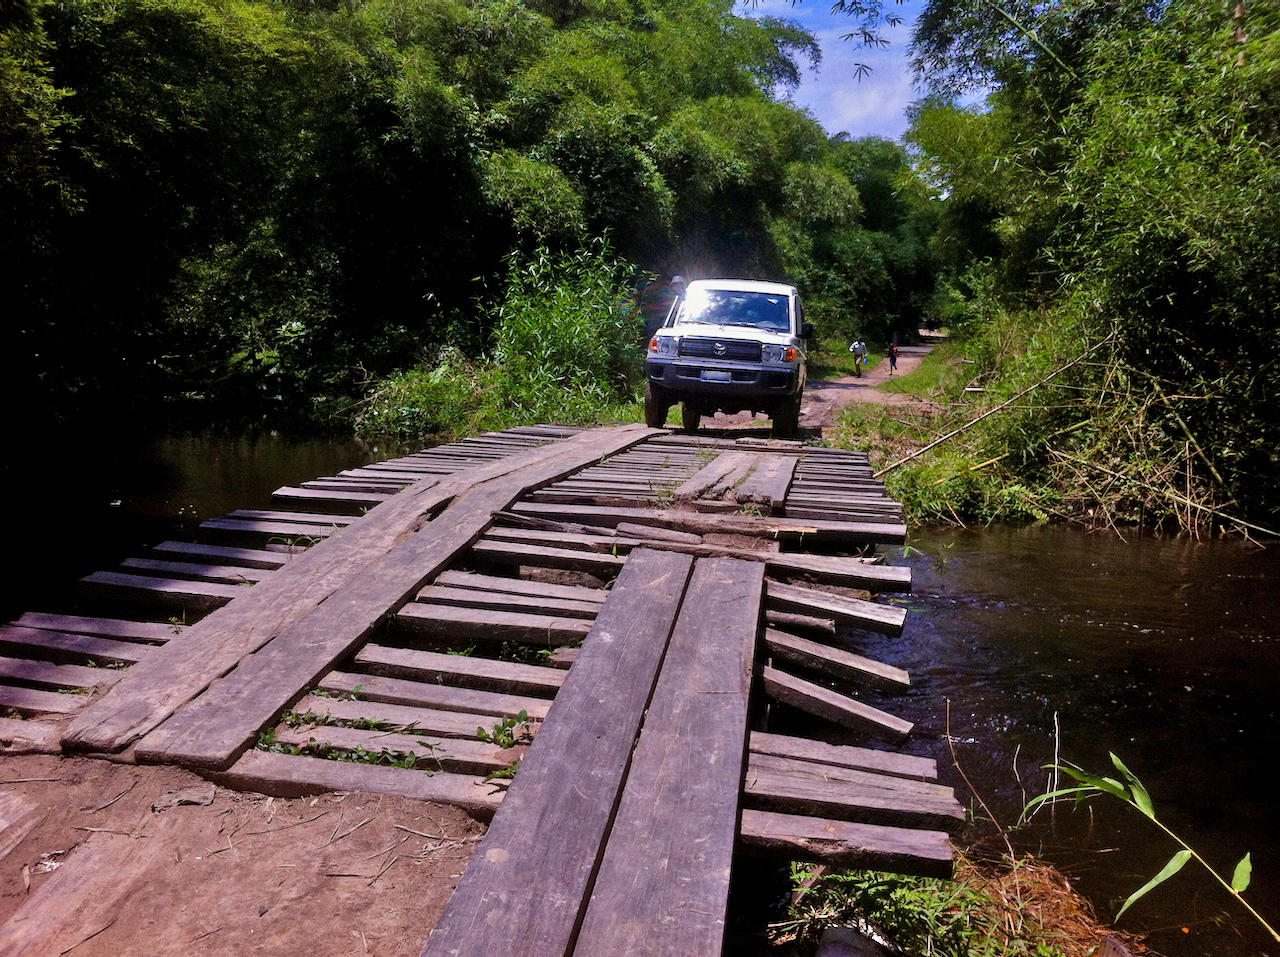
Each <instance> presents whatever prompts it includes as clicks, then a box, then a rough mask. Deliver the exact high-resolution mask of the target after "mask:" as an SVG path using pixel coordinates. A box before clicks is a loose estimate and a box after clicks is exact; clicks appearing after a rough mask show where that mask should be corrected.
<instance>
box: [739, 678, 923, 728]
mask: <svg viewBox="0 0 1280 957" xmlns="http://www.w3.org/2000/svg"><path fill="white" fill-rule="evenodd" d="M763 680H764V690H765V694H767V695H768V696H769V697H770V698H772V699H773V700H774V701H779V702H781V703H782V704H788V705H791V707H793V708H799V709H800V710H801V711H804V712H807V713H808V714H811V715H814V716H815V717H818V718H823V719H825V720H827V721H831V722H833V723H835V724H838V725H840V726H842V727H845V728H852V729H853V730H854V731H862V732H865V733H866V734H869V735H871V736H873V737H875V738H880V739H882V740H887V741H901V740H902V739H904V738H906V737H907V736H908V735H909V734H911V727H912V725H911V722H910V721H904V720H903V719H902V718H898V717H894V716H893V715H891V714H888V713H886V712H884V711H881V710H880V709H879V708H873V707H871V705H869V704H864V703H863V702H861V701H858V700H857V699H856V698H850V697H848V696H847V695H842V694H840V693H839V692H836V691H832V690H831V689H830V688H824V687H822V686H821V685H816V684H814V683H813V682H812V681H805V680H803V679H802V678H797V677H795V676H794V675H789V674H787V673H786V672H785V671H779V670H778V669H777V668H770V667H765V669H764V671H763Z"/></svg>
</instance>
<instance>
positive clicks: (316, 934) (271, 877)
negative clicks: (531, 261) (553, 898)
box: [0, 347, 928, 957]
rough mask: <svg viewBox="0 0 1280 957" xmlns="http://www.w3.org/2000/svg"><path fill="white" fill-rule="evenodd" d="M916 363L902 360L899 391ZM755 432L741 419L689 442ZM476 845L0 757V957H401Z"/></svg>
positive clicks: (825, 387) (158, 770) (329, 801)
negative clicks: (46, 903)
mask: <svg viewBox="0 0 1280 957" xmlns="http://www.w3.org/2000/svg"><path fill="white" fill-rule="evenodd" d="M927 351H928V349H927V348H926V347H904V348H903V349H901V350H900V356H899V359H898V368H897V372H896V374H897V375H905V374H907V373H908V372H910V371H912V370H913V369H914V368H915V367H916V366H917V365H919V363H920V360H921V358H922V357H923V355H924V354H925V353H926V352H927ZM889 376H890V370H889V363H888V360H887V359H886V360H884V361H883V362H881V363H880V364H879V365H877V366H876V367H875V368H873V369H870V370H868V372H867V374H866V375H864V376H862V377H853V376H849V377H846V378H841V379H835V380H831V381H826V382H813V383H810V386H809V388H808V390H807V391H806V394H805V402H804V405H803V408H802V413H801V431H802V435H801V437H803V438H820V437H821V434H822V430H823V429H825V428H828V427H830V426H832V425H833V424H834V422H835V416H836V413H837V411H838V410H839V409H841V408H843V407H844V406H846V405H849V404H851V403H855V402H875V403H883V404H913V403H914V404H918V403H916V400H913V399H910V398H908V397H906V396H902V395H898V394H895V393H889V392H882V391H880V390H879V389H877V388H875V387H876V386H877V385H879V384H881V383H883V382H884V381H885V380H887V379H888V378H889ZM767 426H768V420H767V419H766V418H765V417H764V416H752V415H749V414H741V415H736V416H725V415H717V416H715V417H708V418H704V419H703V425H702V427H703V429H704V430H714V429H718V428H724V429H732V430H734V431H740V430H753V429H756V428H759V429H760V430H761V433H762V434H763V435H768V428H767ZM191 802H195V803H191ZM483 832H484V826H483V825H482V824H480V823H478V822H476V821H474V820H472V819H471V818H470V817H468V816H467V815H466V814H465V813H463V812H462V811H459V810H458V809H456V808H452V807H446V806H442V805H435V804H427V803H423V802H419V801H414V800H410V799H407V798H399V797H390V796H379V795H369V794H325V795H320V796H317V797H310V798H297V799H288V800H285V799H280V798H268V797H263V796H261V795H255V794H242V793H239V792H235V791H229V790H226V789H224V788H219V787H215V786H214V785H212V784H209V783H208V782H206V781H204V780H203V779H202V778H200V777H198V776H196V775H194V774H190V773H187V772H185V771H181V770H178V769H174V768H162V767H148V766H134V765H129V764H118V763H112V762H109V761H103V760H95V759H90V758H61V757H57V756H50V755H39V754H30V755H16V754H3V755H0V925H3V928H0V954H4V955H8V954H9V953H11V952H14V953H16V952H18V951H17V950H12V951H11V950H10V949H9V948H10V947H13V946H15V945H17V944H21V943H24V942H25V943H26V944H29V945H30V947H31V949H29V950H24V951H21V952H22V953H26V954H31V955H38V957H44V955H49V957H63V955H66V954H73V955H74V957H133V955H142V954H145V955H147V957H170V955H173V957H177V955H183V957H186V955H189V954H192V953H198V954H201V955H222V954H226V955H259V954H260V955H264V957H292V955H295V954H307V955H308V957H329V955H334V957H337V955H352V954H355V955H361V954H372V955H386V957H399V955H406V957H415V955H417V954H419V953H421V951H422V947H423V945H424V943H425V942H426V938H427V935H428V934H429V932H430V930H431V928H432V927H433V926H434V925H435V923H436V921H437V920H438V919H439V917H440V914H441V913H442V912H443V910H444V907H445V904H446V903H447V902H448V899H449V896H450V894H452V892H453V888H454V886H455V885H456V883H457V880H458V878H459V877H460V876H461V874H462V872H463V870H464V869H465V867H466V864H467V861H468V860H469V859H470V856H471V852H472V850H473V849H474V848H475V846H476V844H477V843H478V842H479V840H480V838H481V836H482V835H483ZM42 897H43V898H45V899H48V898H55V899H56V900H57V901H58V903H57V905H56V906H55V907H44V908H40V907H39V906H38V905H40V902H41V899H42Z"/></svg>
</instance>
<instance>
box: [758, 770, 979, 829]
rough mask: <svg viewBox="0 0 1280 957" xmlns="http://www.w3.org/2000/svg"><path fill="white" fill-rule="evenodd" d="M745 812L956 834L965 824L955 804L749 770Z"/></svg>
mask: <svg viewBox="0 0 1280 957" xmlns="http://www.w3.org/2000/svg"><path fill="white" fill-rule="evenodd" d="M743 794H744V797H743V800H744V802H745V806H747V807H751V808H753V809H755V810H759V811H779V812H781V813H784V814H810V815H813V816H815V817H830V818H835V819H836V820H841V821H858V822H860V823H863V824H885V825H888V826H890V827H919V828H926V829H929V830H945V831H947V832H948V833H955V832H956V831H958V830H959V829H960V828H961V827H963V826H964V823H965V813H964V808H962V807H961V806H960V805H959V804H958V803H957V802H956V800H955V798H947V797H942V796H939V795H933V794H914V793H912V792H910V791H894V790H890V789H887V788H868V787H861V786H859V785H856V784H849V783H847V782H844V781H835V782H828V781H814V780H807V779H805V778H799V777H795V776H793V775H789V774H776V773H774V772H771V771H757V770H755V769H748V770H747V776H746V783H745V785H744V788H743Z"/></svg>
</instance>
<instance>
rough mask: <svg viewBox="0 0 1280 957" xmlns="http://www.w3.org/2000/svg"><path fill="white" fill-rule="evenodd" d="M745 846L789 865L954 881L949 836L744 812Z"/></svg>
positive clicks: (794, 816)
mask: <svg viewBox="0 0 1280 957" xmlns="http://www.w3.org/2000/svg"><path fill="white" fill-rule="evenodd" d="M740 833H741V837H740V842H741V846H742V847H744V848H747V849H749V850H751V851H755V852H756V853H758V854H766V855H770V856H773V857H777V858H780V859H781V860H784V861H809V862H812V863H816V864H826V865H827V866H829V867H845V868H852V869H856V870H872V871H891V872H893V873H895V874H910V875H914V876H917V877H939V878H944V879H948V880H949V879H950V878H951V877H953V876H954V870H955V848H954V846H953V845H952V843H951V838H950V837H948V835H947V834H946V833H945V832H944V831H924V830H919V829H917V828H903V827H886V826H884V825H878V824H856V823H853V822H850V821H832V820H827V819H823V818H813V817H807V816H803V815H798V814H778V813H776V812H772V811H754V810H750V809H747V810H744V811H743V812H742V829H741V832H740Z"/></svg>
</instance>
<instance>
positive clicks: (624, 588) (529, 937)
mask: <svg viewBox="0 0 1280 957" xmlns="http://www.w3.org/2000/svg"><path fill="white" fill-rule="evenodd" d="M691 565H692V560H691V559H689V558H687V557H686V556H683V555H676V554H668V553H663V554H659V553H656V552H645V551H641V552H637V553H636V555H635V556H634V557H633V558H632V560H631V561H630V562H629V563H628V565H627V567H626V568H625V569H624V570H623V572H622V574H621V576H619V579H618V583H617V585H616V586H615V587H614V590H613V592H612V594H611V596H610V598H609V600H608V601H607V602H606V603H605V606H604V608H603V609H602V610H601V612H600V616H599V617H598V618H597V619H596V623H595V626H594V628H593V629H592V632H591V634H590V635H589V636H588V638H587V640H586V642H585V643H584V644H583V647H582V650H581V653H580V654H579V657H578V662H577V664H575V665H574V667H573V668H572V670H570V672H569V676H568V679H567V680H566V681H565V684H564V687H563V688H562V690H561V691H560V694H559V696H558V697H557V699H556V703H555V704H554V705H553V707H552V714H551V717H550V718H549V719H548V720H547V721H546V722H545V723H544V724H543V725H542V727H541V728H540V729H539V731H538V735H537V737H536V738H535V739H534V743H533V745H532V746H531V747H530V748H529V754H528V755H527V756H526V758H525V760H524V764H523V766H522V767H521V769H520V773H519V774H518V775H516V778H515V780H514V781H513V782H512V783H511V787H510V789H509V790H508V793H507V796H506V799H505V801H504V804H503V807H502V808H501V809H500V810H499V812H498V813H497V814H496V815H495V816H494V819H493V824H492V825H491V827H490V828H489V833H488V834H487V835H486V837H485V840H484V843H483V844H481V846H480V848H479V849H478V850H477V852H476V854H475V855H474V856H473V857H472V859H471V863H470V864H469V865H468V866H467V870H466V873H464V874H463V876H462V879H461V880H460V881H459V882H458V888H457V890H456V891H454V894H453V897H452V899H451V900H450V901H449V904H448V906H447V907H446V908H445V912H444V915H443V916H442V917H441V918H440V920H439V921H438V922H437V924H436V927H435V929H434V930H433V931H432V932H431V937H430V939H429V940H428V941H427V945H426V947H425V949H424V950H423V955H424V957H446V955H454V954H458V953H466V954H476V955H479V954H483V955H485V957H544V955H546V957H550V955H567V954H569V952H570V950H571V948H572V946H573V938H574V933H575V930H576V927H577V923H578V917H579V914H580V912H581V909H582V907H583V905H584V903H585V901H586V898H587V893H588V891H589V889H590V881H591V878H592V875H593V874H594V872H595V868H596V865H597V863H598V861H599V859H600V855H601V852H602V850H603V843H604V840H605V836H606V834H607V833H608V829H609V825H610V823H611V821H612V819H613V815H614V810H615V808H616V807H617V801H618V798H619V795H620V793H621V787H622V780H623V776H624V774H625V773H626V768H627V765H628V762H629V760H630V756H631V747H632V744H633V743H634V741H635V737H636V734H637V733H638V731H639V727H640V722H641V719H642V715H643V712H644V710H645V707H646V705H647V704H648V703H649V699H650V694H651V692H652V689H653V686H654V683H655V681H656V679H657V675H658V669H659V666H660V665H661V662H662V657H663V654H664V652H665V650H666V645H667V639H668V636H669V634H670V632H671V629H672V626H673V624H674V621H675V616H676V611H677V609H678V608H679V606H680V600H681V597H682V595H683V593H684V588H685V583H686V581H687V579H688V576H689V572H690V568H691ZM624 662H625V667H624V664H623V663H624ZM548 835H554V840H553V841H551V842H550V843H548V841H547V836H548Z"/></svg>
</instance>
